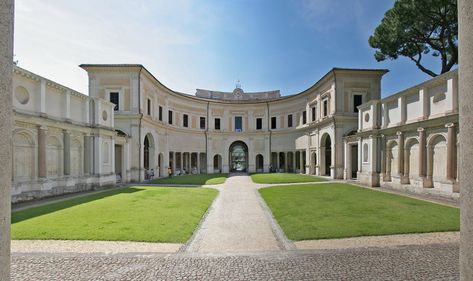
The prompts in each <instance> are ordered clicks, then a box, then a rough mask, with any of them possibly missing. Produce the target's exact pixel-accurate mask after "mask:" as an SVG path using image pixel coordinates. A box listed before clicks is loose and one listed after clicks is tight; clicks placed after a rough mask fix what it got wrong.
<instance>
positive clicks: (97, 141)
mask: <svg viewBox="0 0 473 281" xmlns="http://www.w3.org/2000/svg"><path fill="white" fill-rule="evenodd" d="M93 143H94V152H93V155H94V157H93V161H94V162H93V163H94V165H93V166H94V168H93V169H94V174H95V175H99V176H100V175H101V174H102V145H101V144H102V137H101V136H94V137H93ZM140 166H141V164H140Z"/></svg>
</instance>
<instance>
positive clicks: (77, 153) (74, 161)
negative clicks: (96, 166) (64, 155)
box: [70, 139, 83, 177]
mask: <svg viewBox="0 0 473 281" xmlns="http://www.w3.org/2000/svg"><path fill="white" fill-rule="evenodd" d="M70 147H71V148H70V149H71V175H72V176H76V177H77V176H80V175H81V174H82V171H83V168H82V163H83V161H82V144H81V142H80V140H79V139H73V140H72V142H71V146H70Z"/></svg>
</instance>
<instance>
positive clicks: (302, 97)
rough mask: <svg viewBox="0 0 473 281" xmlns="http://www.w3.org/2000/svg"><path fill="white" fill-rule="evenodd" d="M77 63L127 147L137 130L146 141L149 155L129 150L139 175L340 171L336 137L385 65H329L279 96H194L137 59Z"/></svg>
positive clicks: (335, 174)
mask: <svg viewBox="0 0 473 281" xmlns="http://www.w3.org/2000/svg"><path fill="white" fill-rule="evenodd" d="M81 67H82V68H83V69H85V70H86V71H87V72H88V74H89V85H90V86H89V89H90V93H89V94H90V96H92V97H97V98H102V99H105V100H111V99H113V100H114V102H115V103H117V104H118V108H117V110H116V111H115V128H117V129H119V130H121V131H123V132H125V133H126V134H127V135H129V136H131V139H132V144H131V147H132V151H136V152H137V151H138V149H140V146H141V147H143V145H142V144H143V143H144V138H145V136H149V137H150V138H152V140H153V141H152V142H153V145H154V147H153V154H154V155H152V156H150V157H148V156H146V155H147V153H145V152H144V151H142V152H141V153H132V155H131V171H130V175H129V177H130V179H131V180H133V181H139V180H143V179H145V178H147V170H149V169H151V168H152V169H153V170H154V171H157V173H156V172H155V175H156V174H159V175H165V174H166V173H167V168H168V167H172V169H173V171H174V172H175V173H192V172H194V173H195V172H197V173H199V172H202V173H215V172H223V173H228V172H231V171H238V170H240V168H237V167H238V166H239V165H245V171H248V172H256V171H262V172H269V171H270V170H274V171H287V172H297V173H299V172H301V173H310V174H317V175H327V176H330V177H332V178H342V177H343V155H342V150H343V142H342V137H343V136H345V135H347V134H348V133H349V132H352V131H354V130H355V131H356V130H357V126H358V113H357V106H358V105H361V104H362V103H364V102H368V101H371V100H375V99H379V98H380V81H381V77H382V75H383V74H385V73H386V72H387V71H386V70H366V69H365V70H356V69H333V70H331V71H330V72H328V73H327V74H326V75H325V76H324V77H323V78H322V79H320V80H319V81H318V82H317V83H315V84H314V85H313V86H312V87H310V88H309V89H307V90H305V91H304V92H302V93H299V94H296V95H292V96H284V97H281V95H280V93H279V91H268V92H259V93H245V92H244V91H243V90H242V89H241V88H236V89H235V90H234V91H233V92H228V93H226V92H217V91H209V90H200V89H198V90H197V92H196V95H195V96H194V95H186V94H182V93H177V92H175V91H172V90H170V89H169V88H167V87H165V86H164V85H162V84H161V83H160V82H159V81H158V80H157V79H156V78H155V77H154V76H153V75H152V74H151V73H149V72H148V71H147V70H146V69H145V68H144V67H143V66H141V65H81ZM117 99H118V101H117ZM236 142H240V143H242V144H244V145H245V146H246V148H247V149H246V150H245V151H244V152H245V153H244V154H245V155H242V156H241V158H242V159H244V161H243V162H242V160H238V157H235V156H234V155H233V154H232V149H231V148H232V145H233V144H235V143H236ZM141 149H142V148H141ZM159 155H161V159H160V158H159V157H158V156H159ZM257 156H258V159H257ZM257 160H258V161H257ZM240 162H242V163H240Z"/></svg>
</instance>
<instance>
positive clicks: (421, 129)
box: [417, 127, 425, 133]
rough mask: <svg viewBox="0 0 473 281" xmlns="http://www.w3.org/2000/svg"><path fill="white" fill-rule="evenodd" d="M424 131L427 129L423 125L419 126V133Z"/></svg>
mask: <svg viewBox="0 0 473 281" xmlns="http://www.w3.org/2000/svg"><path fill="white" fill-rule="evenodd" d="M424 131H425V129H424V128H422V127H419V128H417V132H419V133H420V132H424Z"/></svg>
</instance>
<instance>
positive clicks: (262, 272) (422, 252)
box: [12, 244, 459, 281]
mask: <svg viewBox="0 0 473 281" xmlns="http://www.w3.org/2000/svg"><path fill="white" fill-rule="evenodd" d="M458 256H459V248H458V244H441V245H422V246H407V247H397V248H396V247H394V248H371V249H356V250H354V249H351V250H343V251H340V250H330V251H320V250H319V251H279V252H272V253H261V252H259V253H257V254H256V253H246V254H232V255H228V254H219V255H216V254H189V253H182V254H167V255H156V254H154V255H153V254H150V255H146V254H143V255H102V256H100V255H41V254H13V264H12V280H61V281H67V280H74V281H81V280H458V279H459V273H458Z"/></svg>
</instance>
